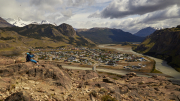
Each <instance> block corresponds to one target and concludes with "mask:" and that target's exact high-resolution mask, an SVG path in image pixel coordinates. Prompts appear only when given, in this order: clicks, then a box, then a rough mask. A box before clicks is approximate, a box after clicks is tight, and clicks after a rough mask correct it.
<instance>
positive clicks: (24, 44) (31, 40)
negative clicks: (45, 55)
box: [0, 24, 95, 52]
mask: <svg viewBox="0 0 180 101" xmlns="http://www.w3.org/2000/svg"><path fill="white" fill-rule="evenodd" d="M67 45H74V46H95V44H94V43H93V42H91V41H90V40H87V39H86V38H84V37H81V36H78V35H77V34H76V32H75V30H74V29H73V28H72V26H70V25H68V24H61V25H59V26H54V25H49V24H47V25H33V24H31V25H27V26H25V27H11V28H0V47H2V48H0V52H1V51H8V50H15V49H19V50H23V49H28V48H30V47H33V48H57V47H61V46H67Z"/></svg>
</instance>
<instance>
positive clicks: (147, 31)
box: [134, 27, 157, 37]
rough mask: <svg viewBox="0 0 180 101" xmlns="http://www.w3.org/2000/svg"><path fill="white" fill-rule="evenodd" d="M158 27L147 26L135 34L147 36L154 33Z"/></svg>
mask: <svg viewBox="0 0 180 101" xmlns="http://www.w3.org/2000/svg"><path fill="white" fill-rule="evenodd" d="M156 30H157V29H156V28H153V27H146V28H144V29H141V30H140V31H138V32H137V33H135V34H134V35H136V36H140V37H146V36H148V35H150V34H152V33H154V32H155V31H156Z"/></svg>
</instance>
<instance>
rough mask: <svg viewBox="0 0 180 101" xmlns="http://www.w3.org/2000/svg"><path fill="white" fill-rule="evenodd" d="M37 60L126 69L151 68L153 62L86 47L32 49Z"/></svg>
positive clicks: (130, 55)
mask: <svg viewBox="0 0 180 101" xmlns="http://www.w3.org/2000/svg"><path fill="white" fill-rule="evenodd" d="M30 51H32V52H33V53H34V54H35V56H36V59H37V60H39V61H40V60H46V61H49V62H51V61H56V62H59V63H62V64H64V65H71V66H73V65H74V66H80V67H83V66H84V67H94V66H96V67H103V68H111V69H125V70H139V71H140V69H142V70H151V68H152V66H153V65H152V64H151V63H150V62H151V61H149V60H148V59H147V58H144V57H138V56H136V55H133V54H127V53H126V54H125V53H120V52H116V51H112V50H108V49H91V48H85V47H74V48H58V49H30Z"/></svg>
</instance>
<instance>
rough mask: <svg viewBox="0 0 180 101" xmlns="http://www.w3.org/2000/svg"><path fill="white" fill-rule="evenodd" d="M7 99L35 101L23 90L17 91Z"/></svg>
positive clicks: (11, 100) (8, 100)
mask: <svg viewBox="0 0 180 101" xmlns="http://www.w3.org/2000/svg"><path fill="white" fill-rule="evenodd" d="M5 101H34V100H33V99H32V98H31V97H30V96H27V95H24V94H23V93H22V92H17V93H14V94H12V95H11V96H9V97H7V98H6V99H5Z"/></svg>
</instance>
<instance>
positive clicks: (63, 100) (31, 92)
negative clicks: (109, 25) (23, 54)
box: [0, 60, 180, 101]
mask: <svg viewBox="0 0 180 101" xmlns="http://www.w3.org/2000/svg"><path fill="white" fill-rule="evenodd" d="M12 63H13V60H12ZM40 64H41V65H40V66H39V67H38V66H36V65H34V64H33V63H31V62H27V63H13V64H8V65H6V66H5V65H4V66H0V67H1V68H0V100H5V101H37V100H38V101H40V100H41V101H179V100H180V86H179V85H174V84H173V83H172V82H170V81H169V80H167V79H166V78H165V77H162V76H153V77H151V78H147V77H138V76H136V74H135V73H129V74H127V75H125V76H118V75H113V74H105V73H97V72H93V71H89V70H87V71H83V70H69V69H64V68H63V67H62V66H61V65H60V64H56V63H48V62H42V63H40Z"/></svg>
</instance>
